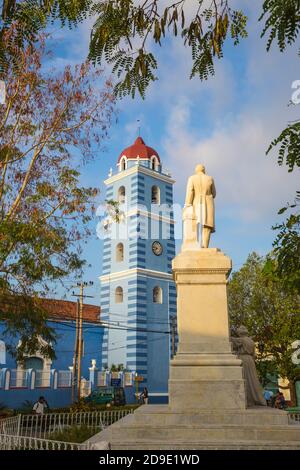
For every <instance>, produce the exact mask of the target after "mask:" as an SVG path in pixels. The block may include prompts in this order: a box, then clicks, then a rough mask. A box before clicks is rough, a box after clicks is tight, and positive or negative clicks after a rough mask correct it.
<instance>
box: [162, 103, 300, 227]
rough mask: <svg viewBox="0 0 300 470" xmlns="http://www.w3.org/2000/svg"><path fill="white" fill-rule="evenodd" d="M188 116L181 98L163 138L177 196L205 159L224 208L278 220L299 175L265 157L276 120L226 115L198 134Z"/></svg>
mask: <svg viewBox="0 0 300 470" xmlns="http://www.w3.org/2000/svg"><path fill="white" fill-rule="evenodd" d="M190 119H191V113H190V105H189V102H188V101H187V100H184V99H181V100H180V102H179V103H178V104H177V105H176V106H174V108H173V110H172V112H171V114H170V118H169V123H168V130H167V135H166V138H165V140H164V149H165V152H166V156H167V160H166V164H167V166H168V167H172V168H173V169H174V170H173V175H174V177H175V179H176V180H177V184H176V186H177V193H178V195H179V197H180V198H181V199H183V197H184V191H185V184H186V180H187V177H188V176H189V175H190V174H192V173H193V172H194V167H195V165H196V164H197V163H200V162H201V163H204V165H205V166H206V168H207V173H209V174H211V175H212V176H214V178H215V181H216V185H217V207H219V208H220V210H222V211H225V212H226V213H227V215H228V216H229V217H240V218H241V219H242V220H243V222H249V223H252V222H255V221H263V220H266V223H267V224H268V223H269V221H270V219H272V220H274V216H275V214H276V211H277V210H278V208H280V207H281V205H282V204H284V203H285V202H286V201H288V200H291V199H292V198H293V196H294V194H295V191H296V188H297V182H298V179H299V174H297V173H296V172H295V173H294V174H288V173H287V170H286V169H285V168H280V167H278V165H277V163H276V161H275V158H272V157H266V156H265V150H266V147H267V145H268V142H270V141H271V139H272V138H273V137H274V135H276V133H275V134H274V128H276V126H275V125H274V121H273V119H271V117H270V116H268V115H265V116H261V115H259V114H257V115H256V114H255V113H252V112H247V111H244V112H243V113H241V114H238V115H237V116H236V117H235V119H232V120H231V121H230V122H229V123H228V122H227V120H226V117H224V120H223V121H222V123H221V122H219V125H218V126H216V127H215V128H214V130H213V132H212V133H211V135H210V136H206V137H201V136H199V134H198V132H197V131H196V130H195V126H192V125H191V122H190ZM275 119H276V116H275Z"/></svg>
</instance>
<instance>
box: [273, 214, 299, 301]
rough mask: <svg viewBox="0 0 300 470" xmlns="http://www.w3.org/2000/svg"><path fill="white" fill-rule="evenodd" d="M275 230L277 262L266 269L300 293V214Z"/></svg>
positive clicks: (293, 216) (277, 226)
mask: <svg viewBox="0 0 300 470" xmlns="http://www.w3.org/2000/svg"><path fill="white" fill-rule="evenodd" d="M293 206H295V205H293ZM293 206H291V207H293ZM284 209H285V208H284ZM282 210H283V209H282ZM273 229H274V230H278V234H277V237H276V239H275V241H274V243H273V245H274V252H275V254H276V258H277V260H276V261H277V262H276V264H274V263H271V261H269V263H268V265H267V266H266V267H267V269H268V270H269V272H271V273H272V274H273V276H276V277H279V278H281V279H282V280H283V282H284V283H285V284H286V285H287V286H288V287H291V288H294V289H295V290H296V291H297V292H298V293H300V214H291V215H290V216H289V217H288V219H287V220H286V221H285V222H283V223H281V224H279V225H276V226H275V227H273Z"/></svg>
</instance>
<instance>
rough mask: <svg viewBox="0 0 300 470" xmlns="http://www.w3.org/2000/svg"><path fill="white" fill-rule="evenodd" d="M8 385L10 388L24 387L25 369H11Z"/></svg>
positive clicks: (25, 379)
mask: <svg viewBox="0 0 300 470" xmlns="http://www.w3.org/2000/svg"><path fill="white" fill-rule="evenodd" d="M9 386H10V388H26V387H27V371H26V370H23V369H11V371H10V382H9Z"/></svg>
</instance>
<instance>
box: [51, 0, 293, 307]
mask: <svg viewBox="0 0 300 470" xmlns="http://www.w3.org/2000/svg"><path fill="white" fill-rule="evenodd" d="M191 3H192V2H191ZM233 3H235V4H237V5H238V6H239V8H243V9H244V10H245V11H246V12H247V14H248V16H249V25H248V31H249V37H248V38H247V39H245V40H244V41H243V42H242V43H241V45H240V46H238V47H234V46H233V44H232V43H231V42H230V41H229V42H228V44H227V45H226V47H225V50H224V58H223V59H222V60H221V61H218V63H217V64H216V75H215V77H213V78H210V79H209V81H207V82H205V83H203V82H201V81H200V80H199V79H197V78H194V79H193V80H192V81H190V80H189V72H190V68H191V59H190V51H189V50H188V49H187V48H185V47H184V46H183V45H182V44H181V41H180V39H178V38H177V39H169V40H168V43H167V44H166V45H167V47H165V48H162V49H158V48H155V47H154V46H153V45H150V47H153V49H155V51H157V52H158V60H159V72H158V74H159V81H157V82H155V83H154V84H153V85H151V87H150V89H149V90H148V93H147V96H146V99H145V101H143V100H141V99H140V98H136V99H135V100H132V99H131V98H126V99H124V100H122V101H119V102H118V103H117V109H118V120H117V122H114V123H113V124H112V127H111V129H110V138H109V140H108V141H107V142H106V152H104V153H102V154H97V156H96V157H95V160H94V161H93V162H92V163H91V164H89V165H88V166H87V167H86V168H84V170H83V175H82V181H83V183H84V184H87V185H89V186H91V185H92V186H97V187H100V189H101V196H100V199H102V200H104V199H105V193H104V184H103V180H104V179H105V178H106V177H107V174H108V172H109V169H110V168H111V167H112V168H113V171H116V166H115V165H116V162H117V158H118V156H119V154H120V152H121V150H122V149H123V148H124V147H126V146H128V145H130V144H131V143H133V141H134V140H135V138H136V136H137V132H138V131H137V129H138V124H137V120H138V119H139V120H140V125H141V135H142V137H143V138H144V140H145V142H146V143H147V144H148V145H150V146H151V147H154V148H155V149H156V150H157V151H158V153H159V155H160V157H161V160H162V164H163V165H164V166H165V167H167V168H168V169H169V170H170V172H171V174H172V176H173V177H174V178H175V180H176V184H175V187H174V202H176V203H180V204H183V201H184V193H185V185H186V181H187V178H188V176H189V175H190V174H192V173H193V171H194V167H195V165H196V164H197V163H204V164H205V166H206V171H207V173H208V174H211V175H212V176H213V177H214V179H215V183H216V188H217V198H216V229H217V231H216V234H214V235H213V238H212V241H211V246H217V247H218V248H221V249H222V250H223V251H224V252H225V253H226V254H227V255H229V256H230V257H231V258H232V260H233V266H234V269H235V270H236V269H239V268H240V266H241V265H242V264H243V262H244V261H245V260H246V258H247V255H248V254H249V253H250V252H252V251H254V250H255V251H257V252H258V253H260V254H262V255H263V254H265V253H267V252H268V251H270V250H271V248H272V241H273V240H274V237H275V233H274V231H272V230H271V227H272V225H274V224H275V223H276V222H278V221H279V220H281V219H280V218H279V217H278V216H277V211H278V209H279V208H280V207H282V206H283V205H284V204H285V203H286V202H287V201H292V200H293V198H294V195H295V192H296V189H298V186H299V184H297V183H299V173H296V172H294V173H293V174H290V173H288V171H287V169H286V168H285V167H281V168H280V167H278V165H277V156H276V152H273V155H272V156H268V157H267V156H265V151H266V149H267V147H268V145H269V143H270V141H271V140H272V139H273V138H274V137H276V136H277V135H278V134H279V132H280V131H281V130H282V129H283V128H284V127H286V124H287V122H288V121H292V120H294V119H296V117H298V115H297V113H298V111H299V109H297V106H288V102H289V100H290V99H291V94H292V88H291V85H292V82H293V81H294V80H297V79H300V71H299V63H300V62H299V59H298V58H297V50H296V48H294V47H292V48H290V49H288V51H287V52H286V53H284V54H282V53H280V52H278V50H277V48H276V46H275V47H273V49H272V50H271V52H269V53H267V52H266V50H265V43H266V40H265V39H261V38H260V32H261V29H262V24H258V21H257V18H258V17H259V14H260V8H261V1H259V0H244V1H237V0H234V1H233ZM90 27H91V23H90V22H87V23H85V24H83V25H81V26H80V27H79V29H77V30H74V31H68V30H67V29H63V30H61V29H59V28H58V29H55V31H54V34H53V47H52V49H53V48H54V49H53V52H54V57H53V61H54V65H55V66H57V67H61V66H63V65H65V64H67V63H78V62H81V61H82V60H84V59H85V57H86V56H87V53H88V43H89V34H90ZM107 75H108V76H109V68H107ZM177 223H181V222H180V221H178V222H177ZM96 224H97V220H95V227H96ZM101 249H102V243H101V242H100V241H99V240H97V238H96V229H95V237H93V239H92V240H89V241H88V243H87V244H86V245H85V249H84V254H85V257H86V259H87V262H88V263H90V264H91V267H87V268H86V270H85V279H86V280H93V281H94V283H95V284H94V287H93V288H91V289H90V290H89V293H90V294H93V295H95V298H94V299H91V302H93V303H99V292H100V291H99V281H98V276H99V275H100V274H101ZM68 285H70V283H69V284H68ZM60 294H61V291H59V295H60ZM67 297H70V295H69V294H68V296H67ZM70 298H71V297H70Z"/></svg>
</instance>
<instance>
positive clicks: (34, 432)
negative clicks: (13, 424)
mask: <svg viewBox="0 0 300 470" xmlns="http://www.w3.org/2000/svg"><path fill="white" fill-rule="evenodd" d="M133 411H134V410H133V409H128V410H112V411H86V412H80V413H46V414H44V415H20V416H21V417H20V423H19V426H20V434H21V435H22V436H30V437H37V438H45V437H49V436H50V435H51V433H54V432H57V431H62V430H63V429H65V428H67V427H70V426H82V425H85V426H87V427H89V428H95V429H98V432H100V431H101V430H103V429H105V428H106V427H107V426H110V425H111V424H113V423H114V422H116V421H118V420H119V419H121V418H124V417H125V416H126V415H127V414H129V413H133Z"/></svg>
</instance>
